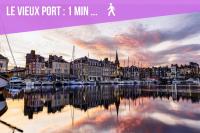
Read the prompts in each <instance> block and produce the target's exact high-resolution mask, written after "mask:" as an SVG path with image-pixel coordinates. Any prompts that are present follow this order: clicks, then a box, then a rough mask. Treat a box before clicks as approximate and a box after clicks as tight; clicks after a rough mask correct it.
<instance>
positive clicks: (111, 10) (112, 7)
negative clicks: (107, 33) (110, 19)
mask: <svg viewBox="0 0 200 133" xmlns="http://www.w3.org/2000/svg"><path fill="white" fill-rule="evenodd" d="M107 10H108V11H109V12H108V16H110V15H111V14H112V15H113V16H115V7H114V6H113V4H112V3H110V5H109V7H108V9H107Z"/></svg>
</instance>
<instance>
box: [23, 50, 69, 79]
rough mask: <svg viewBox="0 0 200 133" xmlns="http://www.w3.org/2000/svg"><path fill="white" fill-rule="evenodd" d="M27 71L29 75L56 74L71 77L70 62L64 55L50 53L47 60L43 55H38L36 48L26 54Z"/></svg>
mask: <svg viewBox="0 0 200 133" xmlns="http://www.w3.org/2000/svg"><path fill="white" fill-rule="evenodd" d="M26 72H27V74H28V75H37V76H42V75H54V76H59V77H69V75H70V63H69V62H67V61H65V60H64V59H63V58H62V56H60V57H58V56H56V55H49V58H48V60H47V61H45V58H44V57H42V56H41V55H37V54H36V53H35V51H34V50H32V51H31V52H30V53H28V54H27V55H26Z"/></svg>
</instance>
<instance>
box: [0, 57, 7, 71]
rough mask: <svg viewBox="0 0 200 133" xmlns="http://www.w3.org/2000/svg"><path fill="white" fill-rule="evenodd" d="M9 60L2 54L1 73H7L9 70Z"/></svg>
mask: <svg viewBox="0 0 200 133" xmlns="http://www.w3.org/2000/svg"><path fill="white" fill-rule="evenodd" d="M8 61H9V60H8V58H6V57H4V56H3V55H1V54H0V72H5V71H7V70H8Z"/></svg>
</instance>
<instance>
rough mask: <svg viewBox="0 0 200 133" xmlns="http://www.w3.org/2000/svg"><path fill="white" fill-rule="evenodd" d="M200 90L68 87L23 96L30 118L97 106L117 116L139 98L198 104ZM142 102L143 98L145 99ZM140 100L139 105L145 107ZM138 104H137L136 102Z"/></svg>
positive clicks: (43, 90) (26, 113) (25, 111)
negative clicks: (122, 103) (123, 103)
mask: <svg viewBox="0 0 200 133" xmlns="http://www.w3.org/2000/svg"><path fill="white" fill-rule="evenodd" d="M199 93H200V90H199V89H198V88H195V87H192V88H183V87H181V88H176V87H164V88H163V87H162V86H157V87H155V86H154V87H147V86H143V87H142V88H140V87H139V86H118V85H116V86H114V85H113V86H110V85H109V86H108V85H107V86H73V88H72V87H65V88H51V89H50V88H48V89H46V88H40V89H37V91H34V92H29V93H24V115H25V116H26V115H27V116H28V118H29V119H32V118H33V114H37V113H38V112H40V111H43V108H44V107H46V108H47V113H56V112H60V111H61V110H62V109H63V108H64V107H65V106H66V105H71V106H73V107H74V108H78V109H80V110H84V111H85V112H86V111H87V110H88V109H90V108H94V107H97V106H100V107H104V108H105V109H106V110H108V109H109V106H110V105H113V104H114V105H115V107H116V112H117V114H118V111H119V106H120V100H121V99H128V100H129V103H130V100H132V101H135V102H136V100H137V99H138V98H140V97H148V98H153V99H155V98H160V99H163V98H164V99H165V98H166V99H168V100H169V99H170V98H172V100H173V101H179V100H191V101H192V103H199V99H200V95H199ZM142 100H143V99H142ZM142 100H140V101H139V102H138V104H143V101H142ZM135 104H136V103H135Z"/></svg>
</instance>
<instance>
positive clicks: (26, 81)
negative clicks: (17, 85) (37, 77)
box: [24, 79, 34, 87]
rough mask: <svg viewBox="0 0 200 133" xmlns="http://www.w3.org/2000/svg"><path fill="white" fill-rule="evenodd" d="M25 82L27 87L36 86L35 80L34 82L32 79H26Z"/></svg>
mask: <svg viewBox="0 0 200 133" xmlns="http://www.w3.org/2000/svg"><path fill="white" fill-rule="evenodd" d="M24 84H25V85H26V87H32V86H34V82H32V81H31V80H30V79H25V80H24Z"/></svg>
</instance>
